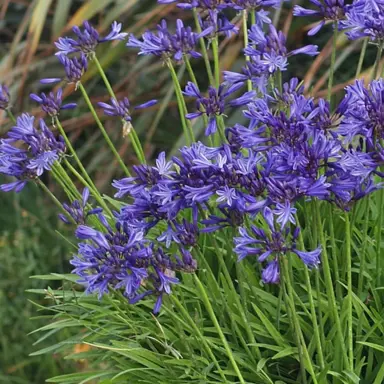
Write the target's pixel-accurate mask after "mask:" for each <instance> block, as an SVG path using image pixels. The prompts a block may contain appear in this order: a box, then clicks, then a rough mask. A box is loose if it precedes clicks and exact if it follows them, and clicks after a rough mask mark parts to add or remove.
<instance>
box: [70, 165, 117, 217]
mask: <svg viewBox="0 0 384 384" xmlns="http://www.w3.org/2000/svg"><path fill="white" fill-rule="evenodd" d="M65 165H66V166H67V167H68V169H69V170H70V171H71V172H72V173H73V174H74V175H75V176H76V177H77V178H78V179H79V181H80V182H81V183H82V184H83V185H84V187H87V188H88V189H89V190H90V192H91V193H92V194H93V197H94V198H95V199H96V201H97V202H98V203H99V204H100V205H101V206H102V207H103V209H104V210H105V211H106V212H107V213H108V214H109V215H110V217H113V214H112V211H111V210H110V209H109V207H108V206H107V205H106V204H105V201H104V200H103V198H102V197H101V195H100V193H99V191H98V190H97V189H95V188H93V186H92V185H90V184H88V183H87V181H86V180H84V178H83V177H82V176H81V175H80V174H79V173H78V172H77V171H76V169H75V168H73V166H72V165H71V163H70V162H69V161H67V160H65Z"/></svg>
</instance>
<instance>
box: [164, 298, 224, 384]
mask: <svg viewBox="0 0 384 384" xmlns="http://www.w3.org/2000/svg"><path fill="white" fill-rule="evenodd" d="M171 298H172V300H173V302H174V303H175V304H176V306H177V308H178V309H179V311H180V312H181V313H182V314H183V316H184V317H185V318H186V319H187V320H188V322H189V324H190V326H191V327H192V328H193V330H194V331H195V332H196V336H197V340H198V341H199V342H200V343H202V345H203V346H204V348H205V350H206V352H207V354H208V356H209V358H210V359H211V360H212V362H213V363H214V364H215V366H216V369H217V371H218V372H219V375H220V377H221V378H222V379H223V380H224V381H223V382H224V383H228V380H227V378H226V377H225V375H224V373H223V370H222V369H221V367H220V365H219V363H218V361H217V359H216V357H215V354H214V353H213V352H212V349H211V347H210V346H209V344H208V343H207V341H206V339H205V337H204V336H203V335H202V333H201V331H200V329H199V327H198V326H197V325H196V322H195V321H194V320H193V319H192V318H191V316H190V314H189V313H188V311H187V310H186V309H185V307H184V306H183V305H182V304H181V303H180V301H179V300H178V298H177V297H176V295H172V296H171Z"/></svg>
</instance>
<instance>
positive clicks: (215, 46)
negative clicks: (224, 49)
mask: <svg viewBox="0 0 384 384" xmlns="http://www.w3.org/2000/svg"><path fill="white" fill-rule="evenodd" d="M212 52H213V63H214V68H215V86H216V88H217V89H219V86H220V61H219V41H218V38H217V36H216V37H215V38H213V39H212Z"/></svg>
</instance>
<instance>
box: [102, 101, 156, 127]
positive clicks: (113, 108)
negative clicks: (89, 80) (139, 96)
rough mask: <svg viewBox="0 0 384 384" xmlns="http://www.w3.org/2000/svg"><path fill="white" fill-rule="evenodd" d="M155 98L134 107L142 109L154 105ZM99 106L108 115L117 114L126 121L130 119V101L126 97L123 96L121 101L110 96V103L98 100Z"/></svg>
mask: <svg viewBox="0 0 384 384" xmlns="http://www.w3.org/2000/svg"><path fill="white" fill-rule="evenodd" d="M156 103H157V100H150V101H147V102H146V103H143V104H140V105H137V106H136V107H135V109H144V108H148V107H151V106H152V105H155V104H156ZM98 105H99V107H101V108H103V111H104V113H105V114H106V115H108V116H119V117H121V118H122V119H123V120H125V121H126V122H130V121H132V118H131V113H130V110H129V109H130V106H131V105H130V102H129V100H128V98H127V97H124V98H123V99H122V100H121V101H118V100H116V99H114V98H111V104H107V103H103V102H99V103H98Z"/></svg>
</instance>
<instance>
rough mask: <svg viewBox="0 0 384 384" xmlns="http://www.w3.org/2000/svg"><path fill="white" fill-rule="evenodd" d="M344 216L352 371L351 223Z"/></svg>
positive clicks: (350, 362)
mask: <svg viewBox="0 0 384 384" xmlns="http://www.w3.org/2000/svg"><path fill="white" fill-rule="evenodd" d="M344 218H345V236H346V237H345V247H346V263H347V286H348V316H347V318H348V319H347V321H348V351H349V368H350V370H351V372H353V332H352V327H353V317H352V296H353V291H352V256H351V223H350V219H349V214H348V212H345V214H344Z"/></svg>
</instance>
